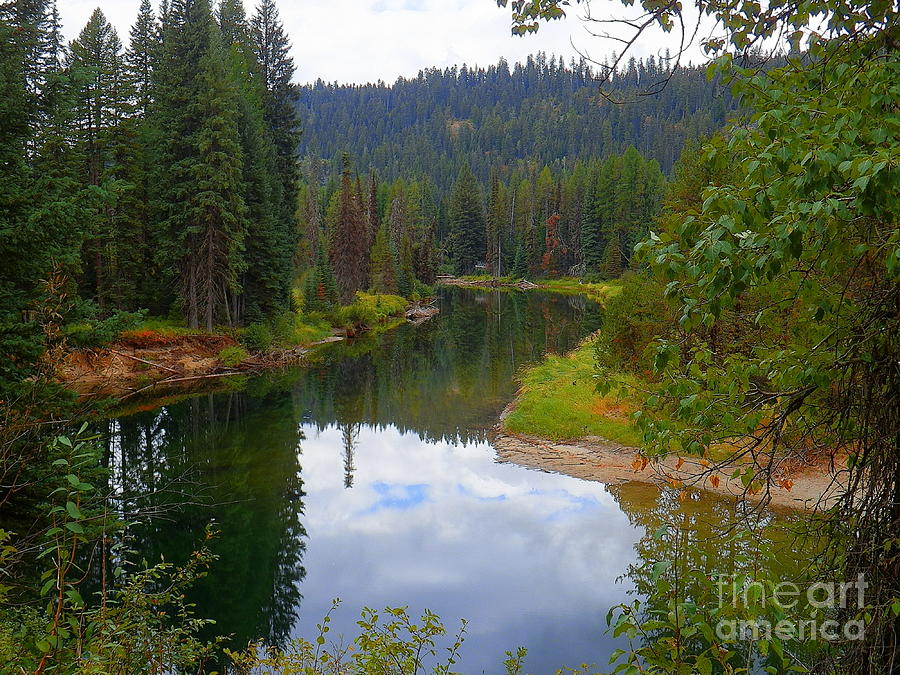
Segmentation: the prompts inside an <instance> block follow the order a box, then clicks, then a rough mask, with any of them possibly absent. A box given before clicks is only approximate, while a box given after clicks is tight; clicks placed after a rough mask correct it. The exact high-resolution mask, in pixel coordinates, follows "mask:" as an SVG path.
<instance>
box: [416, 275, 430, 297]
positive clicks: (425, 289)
mask: <svg viewBox="0 0 900 675" xmlns="http://www.w3.org/2000/svg"><path fill="white" fill-rule="evenodd" d="M415 295H416V296H417V297H418V299H419V300H421V299H422V298H430V297H432V296H433V295H434V288H433V287H431V286H429V285H428V284H423V283H422V282H421V281H419V280H418V279H416V282H415Z"/></svg>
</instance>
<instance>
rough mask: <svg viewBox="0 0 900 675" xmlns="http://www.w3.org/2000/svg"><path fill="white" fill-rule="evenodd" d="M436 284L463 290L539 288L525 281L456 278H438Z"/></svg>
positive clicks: (528, 289)
mask: <svg viewBox="0 0 900 675" xmlns="http://www.w3.org/2000/svg"><path fill="white" fill-rule="evenodd" d="M437 283H438V284H443V285H444V286H461V287H463V288H517V289H519V290H521V291H530V290H532V289H535V288H540V286H538V285H537V284H536V283H533V282H531V281H528V280H527V279H519V280H518V281H504V280H502V279H460V278H458V277H448V276H439V277H438V278H437Z"/></svg>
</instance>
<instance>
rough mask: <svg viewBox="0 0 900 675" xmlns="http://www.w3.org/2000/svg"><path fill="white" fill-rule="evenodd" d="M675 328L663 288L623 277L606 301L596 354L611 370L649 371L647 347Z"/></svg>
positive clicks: (637, 276) (644, 278)
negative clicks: (617, 291)
mask: <svg viewBox="0 0 900 675" xmlns="http://www.w3.org/2000/svg"><path fill="white" fill-rule="evenodd" d="M674 326H675V320H674V317H673V316H672V312H671V309H670V307H669V304H668V303H667V302H666V299H665V298H664V297H663V285H662V284H661V283H660V282H659V281H656V280H655V279H652V278H649V277H647V276H644V275H640V274H626V275H625V276H624V277H623V278H622V286H621V291H620V292H619V293H618V294H616V295H611V296H610V297H609V299H608V300H607V301H606V305H605V311H604V315H603V324H602V326H601V328H600V338H599V339H598V340H597V354H598V359H599V361H600V364H601V365H602V366H607V367H609V368H612V369H614V370H628V371H631V372H644V371H649V370H651V367H652V361H651V358H652V357H651V354H650V351H651V350H649V349H648V348H649V347H650V344H651V343H652V342H653V341H654V340H655V339H656V338H658V337H660V336H662V335H665V334H667V333H669V332H670V331H671V330H672V329H673V328H674Z"/></svg>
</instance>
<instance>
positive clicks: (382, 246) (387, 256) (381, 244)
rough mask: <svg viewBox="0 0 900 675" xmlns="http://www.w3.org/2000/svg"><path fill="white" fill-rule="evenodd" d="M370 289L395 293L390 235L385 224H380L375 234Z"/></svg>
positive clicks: (377, 291)
mask: <svg viewBox="0 0 900 675" xmlns="http://www.w3.org/2000/svg"><path fill="white" fill-rule="evenodd" d="M371 260H372V262H371V266H370V267H371V270H372V290H374V291H375V292H376V293H396V292H397V282H396V274H395V271H394V255H393V252H392V250H391V236H390V234H389V233H388V229H387V226H386V225H384V224H382V226H381V227H380V228H378V234H377V235H376V236H375V243H374V245H373V246H372V258H371Z"/></svg>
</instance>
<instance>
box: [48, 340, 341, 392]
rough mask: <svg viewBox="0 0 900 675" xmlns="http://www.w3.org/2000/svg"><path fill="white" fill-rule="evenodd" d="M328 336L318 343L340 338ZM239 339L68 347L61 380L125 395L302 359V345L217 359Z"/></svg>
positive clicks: (88, 389)
mask: <svg viewBox="0 0 900 675" xmlns="http://www.w3.org/2000/svg"><path fill="white" fill-rule="evenodd" d="M340 339H342V338H341V337H337V336H335V337H333V338H326V339H325V340H323V341H322V342H318V343H316V344H322V343H324V342H332V341H334V340H340ZM236 345H237V342H236V341H235V340H234V339H233V338H231V337H229V336H227V335H186V336H163V335H160V334H158V333H151V332H141V333H136V334H132V335H129V336H128V337H126V338H123V339H121V340H119V341H117V342H115V343H113V344H112V345H110V346H109V347H104V348H100V349H79V350H75V351H72V352H70V353H69V354H68V355H67V356H66V359H65V361H64V363H63V364H62V366H61V367H60V368H59V370H58V372H57V375H58V377H59V379H60V380H61V381H62V382H63V383H64V384H65V385H66V386H67V387H69V388H70V389H72V390H74V391H76V392H77V393H79V394H80V395H82V396H100V397H118V398H129V397H131V396H134V395H136V394H138V393H143V392H148V393H150V392H151V390H152V393H154V394H155V393H157V392H158V391H160V390H162V389H166V388H170V387H175V386H176V385H177V386H184V385H187V384H191V385H196V384H197V383H199V382H200V381H202V380H212V379H215V378H221V377H227V376H229V375H239V374H241V373H247V372H254V371H257V370H262V369H263V368H268V367H273V366H277V365H284V364H288V363H296V362H301V361H302V360H303V357H304V355H305V354H306V353H307V352H308V351H309V347H312V346H314V345H306V346H304V347H299V348H296V349H290V350H280V351H274V352H270V353H267V354H260V355H251V356H249V357H248V358H246V359H245V360H244V361H242V362H241V363H239V364H237V365H236V366H233V367H227V366H225V365H224V364H222V363H221V362H220V361H219V352H221V351H222V350H223V349H225V348H226V347H230V346H236Z"/></svg>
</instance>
